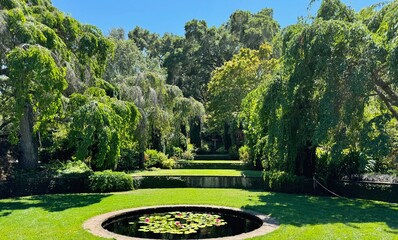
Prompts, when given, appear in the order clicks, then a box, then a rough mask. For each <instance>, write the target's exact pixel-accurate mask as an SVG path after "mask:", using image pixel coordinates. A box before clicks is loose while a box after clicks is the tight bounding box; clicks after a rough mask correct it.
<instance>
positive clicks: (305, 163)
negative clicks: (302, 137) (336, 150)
mask: <svg viewBox="0 0 398 240" xmlns="http://www.w3.org/2000/svg"><path fill="white" fill-rule="evenodd" d="M315 163H316V147H315V146H312V144H311V143H310V142H307V144H306V145H305V146H302V147H301V148H300V149H299V151H298V153H297V158H296V171H295V173H296V175H298V176H305V177H312V176H313V175H314V173H315Z"/></svg>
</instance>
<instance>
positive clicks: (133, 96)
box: [104, 30, 204, 165]
mask: <svg viewBox="0 0 398 240" xmlns="http://www.w3.org/2000/svg"><path fill="white" fill-rule="evenodd" d="M119 31H120V30H119ZM115 32H116V30H114V33H115ZM119 35H120V34H119ZM111 39H112V41H113V42H114V44H115V46H116V48H115V54H114V58H113V60H112V61H109V63H108V66H107V70H106V72H105V75H104V77H105V79H106V80H107V81H109V82H110V83H112V84H113V85H115V86H117V88H118V89H119V98H120V99H122V100H125V101H132V102H134V103H135V105H136V106H137V108H138V110H139V112H140V114H141V118H140V121H139V123H138V126H137V129H136V133H135V136H136V139H137V140H138V146H137V148H138V149H137V150H138V152H139V155H140V157H139V158H140V160H141V161H140V162H141V165H143V158H144V151H145V150H146V149H147V148H151V149H156V150H158V151H163V152H165V151H166V150H167V149H170V148H171V146H173V145H174V144H176V142H178V141H176V138H177V137H176V136H180V132H181V129H182V128H181V127H182V126H183V128H189V124H188V123H189V121H190V120H191V119H193V118H194V117H196V116H199V117H200V118H201V117H202V116H203V115H204V110H203V105H202V104H200V103H199V102H197V101H195V100H194V99H192V98H185V97H184V96H183V94H182V91H181V90H180V89H179V88H178V87H176V86H172V85H168V84H166V82H165V79H166V76H165V71H164V70H163V69H162V68H160V64H159V62H158V61H157V60H156V59H151V58H150V57H148V56H144V54H143V52H142V51H140V50H139V49H138V48H137V46H136V44H135V43H134V41H132V40H124V39H122V38H120V37H119V38H118V37H116V35H115V34H111ZM185 137H188V136H186V135H185Z"/></svg>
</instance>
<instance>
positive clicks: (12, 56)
mask: <svg viewBox="0 0 398 240" xmlns="http://www.w3.org/2000/svg"><path fill="white" fill-rule="evenodd" d="M7 64H8V65H7V66H8V67H9V70H10V74H9V76H10V79H9V84H10V87H11V89H12V90H11V91H12V92H11V94H12V95H13V96H14V99H15V108H14V109H15V113H14V114H15V122H16V123H18V124H19V133H20V134H21V147H22V158H21V159H20V163H21V167H23V168H34V167H36V165H37V163H38V152H37V150H38V149H37V139H36V136H35V135H36V133H37V130H38V129H39V128H40V124H44V123H45V122H46V121H50V120H52V119H53V118H54V117H55V115H56V113H57V112H58V110H59V108H60V107H61V95H62V91H63V90H65V88H66V86H67V83H66V80H65V71H64V69H62V68H59V67H58V66H57V63H56V62H55V60H54V58H53V56H52V55H51V52H50V51H49V50H47V49H45V48H43V47H39V46H31V47H29V46H27V45H25V46H24V47H18V48H15V49H14V50H12V51H11V52H10V53H9V54H8V55H7Z"/></svg>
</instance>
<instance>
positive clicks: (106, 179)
mask: <svg viewBox="0 0 398 240" xmlns="http://www.w3.org/2000/svg"><path fill="white" fill-rule="evenodd" d="M89 186H90V190H91V191H93V192H119V191H129V190H132V189H133V178H132V177H131V176H130V175H128V174H126V173H124V172H112V171H111V170H106V171H103V172H94V174H93V175H91V176H90V177H89Z"/></svg>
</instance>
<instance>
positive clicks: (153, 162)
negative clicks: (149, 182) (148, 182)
mask: <svg viewBox="0 0 398 240" xmlns="http://www.w3.org/2000/svg"><path fill="white" fill-rule="evenodd" d="M174 165H175V161H174V160H173V159H171V158H168V157H167V156H166V155H165V154H164V153H162V152H158V151H156V150H152V149H147V150H146V151H145V162H144V166H145V167H146V168H150V167H158V168H166V169H171V168H173V167H174Z"/></svg>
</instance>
